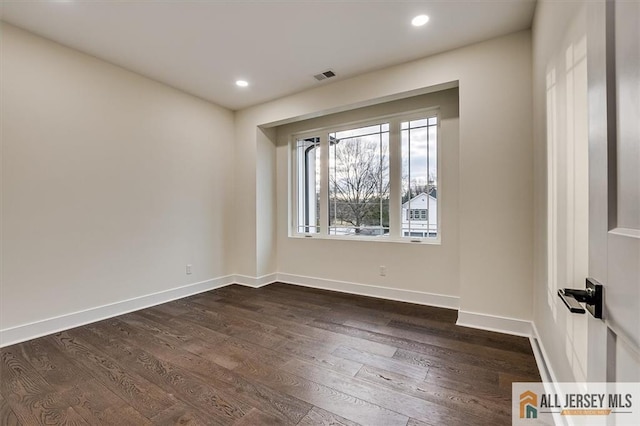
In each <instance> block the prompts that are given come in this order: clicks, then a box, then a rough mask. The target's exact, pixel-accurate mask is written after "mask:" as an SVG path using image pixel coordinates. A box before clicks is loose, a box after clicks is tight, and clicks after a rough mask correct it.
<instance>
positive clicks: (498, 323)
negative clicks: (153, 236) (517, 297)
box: [456, 310, 532, 337]
mask: <svg viewBox="0 0 640 426" xmlns="http://www.w3.org/2000/svg"><path fill="white" fill-rule="evenodd" d="M456 325H460V326H463V327H470V328H478V329H480V330H487V331H496V332H498V333H506V334H513V335H515V336H524V337H530V336H531V334H532V328H531V321H526V320H521V319H517V318H507V317H500V316H496V315H488V314H480V313H477V312H467V311H462V310H460V311H458V321H456Z"/></svg>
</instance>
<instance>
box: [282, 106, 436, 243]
mask: <svg viewBox="0 0 640 426" xmlns="http://www.w3.org/2000/svg"><path fill="white" fill-rule="evenodd" d="M293 141H294V149H293V153H294V154H293V157H294V158H293V166H294V167H293V170H294V176H295V179H294V185H293V191H292V194H293V197H292V198H293V199H292V205H293V206H294V224H293V229H294V234H297V235H301V234H304V235H307V236H314V235H316V236H332V237H345V238H352V237H366V238H378V239H389V238H394V239H403V238H409V239H412V240H414V239H438V238H439V233H440V231H439V221H438V116H437V111H434V110H431V111H428V112H423V113H419V114H412V115H410V116H404V117H403V116H400V117H390V118H387V119H384V118H381V119H379V120H375V121H373V122H369V123H366V124H363V125H360V126H346V127H345V126H343V127H336V128H334V129H331V128H328V129H323V130H322V131H317V132H313V133H311V134H304V135H298V136H296V137H294V138H293ZM393 153H396V155H393ZM394 173H395V174H394ZM393 206H396V207H393ZM392 208H394V210H395V209H396V208H397V210H395V211H396V212H397V213H396V214H392V212H391V209H392Z"/></svg>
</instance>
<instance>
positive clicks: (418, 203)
mask: <svg viewBox="0 0 640 426" xmlns="http://www.w3.org/2000/svg"><path fill="white" fill-rule="evenodd" d="M436 191H437V190H436V189H435V188H434V189H432V190H431V191H429V195H427V193H426V192H421V193H419V194H418V195H416V196H415V197H413V198H412V199H410V200H409V201H406V202H404V203H403V204H402V208H403V209H404V208H408V207H409V203H411V207H413V208H414V209H421V208H422V209H426V208H427V205H426V198H427V197H429V198H432V199H433V201H435V202H437V201H438V199H437V198H436V197H437V192H436ZM423 203H424V205H422V204H423Z"/></svg>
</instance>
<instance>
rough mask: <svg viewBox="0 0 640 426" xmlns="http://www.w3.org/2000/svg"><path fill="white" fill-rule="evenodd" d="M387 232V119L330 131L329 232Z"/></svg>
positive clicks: (359, 233)
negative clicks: (349, 128) (375, 123)
mask: <svg viewBox="0 0 640 426" xmlns="http://www.w3.org/2000/svg"><path fill="white" fill-rule="evenodd" d="M388 232H389V123H383V124H377V125H374V126H367V127H360V128H357V129H352V130H344V131H341V132H333V133H329V234H331V235H385V234H387V233H388Z"/></svg>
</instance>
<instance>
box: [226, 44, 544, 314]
mask: <svg viewBox="0 0 640 426" xmlns="http://www.w3.org/2000/svg"><path fill="white" fill-rule="evenodd" d="M451 81H458V82H459V94H460V124H459V131H460V134H459V141H460V146H459V152H458V162H459V164H460V172H459V174H458V176H457V178H458V194H459V209H458V212H459V213H458V215H457V216H456V217H446V216H444V215H443V218H442V220H443V226H445V223H446V221H457V223H458V228H459V235H458V242H457V244H458V247H459V250H458V253H459V254H458V255H455V256H452V257H447V258H446V261H447V262H450V264H453V263H455V262H459V263H458V265H459V268H458V271H459V279H458V282H456V281H455V280H453V281H452V282H446V281H445V280H440V279H438V280H434V281H417V280H416V279H414V278H415V277H412V278H411V279H408V280H407V279H404V278H406V277H407V276H406V275H402V274H401V273H400V271H402V270H404V269H406V268H407V263H409V262H407V260H406V258H405V256H404V255H405V254H406V253H408V252H409V251H411V255H410V259H421V260H423V263H424V264H431V263H435V259H436V258H437V256H438V255H439V254H440V253H441V252H442V251H444V250H446V249H447V248H446V247H445V246H442V247H438V246H428V245H422V246H411V247H403V248H398V245H397V243H377V244H375V245H368V244H367V243H359V242H349V241H319V240H316V241H308V240H303V241H299V242H291V244H297V245H298V246H302V247H304V250H303V249H302V248H300V250H296V251H295V252H294V251H286V252H285V251H283V248H284V246H285V245H286V244H284V245H277V244H275V240H274V239H273V235H272V234H270V233H268V232H266V231H265V232H263V231H261V230H260V228H262V227H266V226H269V224H271V223H272V222H271V221H265V220H263V219H262V214H263V213H262V212H263V211H264V210H265V209H266V210H271V211H273V210H278V211H279V213H278V217H281V215H280V211H281V210H282V203H283V202H282V199H281V198H278V200H279V201H276V199H271V200H269V199H268V197H267V199H265V197H262V195H259V194H258V192H257V188H260V191H261V192H262V191H264V190H265V189H266V188H265V184H264V183H265V182H267V181H270V179H273V173H274V170H276V168H277V169H278V172H279V173H280V172H281V167H277V164H281V163H278V162H275V161H274V159H273V158H274V157H273V154H272V152H271V150H272V149H273V148H269V149H266V148H265V144H268V140H271V144H272V145H274V146H275V141H274V140H273V138H268V137H263V135H261V134H258V133H257V128H258V126H265V127H270V126H273V125H277V124H282V123H284V122H292V121H297V120H299V119H306V118H312V117H317V116H321V115H324V114H327V113H333V112H339V111H345V110H349V109H353V108H355V107H361V106H366V105H373V104H378V103H382V102H385V101H389V100H393V99H399V98H403V97H408V96H410V95H414V94H417V93H425V92H427V91H429V88H432V87H436V86H439V85H443V84H446V83H449V82H451ZM531 116H532V101H531V37H530V32H529V31H523V32H519V33H516V34H512V35H509V36H506V37H501V38H497V39H494V40H490V41H487V42H483V43H479V44H476V45H472V46H468V47H465V48H462V49H457V50H454V51H450V52H447V53H443V54H439V55H436V56H433V57H429V58H425V59H421V60H418V61H414V62H410V63H407V64H402V65H398V66H395V67H390V68H387V69H383V70H380V71H376V72H372V73H369V74H365V75H362V76H359V77H355V78H351V79H347V80H343V81H338V82H335V83H333V84H329V85H321V86H319V87H318V88H315V89H312V90H308V91H305V92H302V93H298V94H295V95H291V96H287V97H284V98H282V99H278V100H275V101H273V102H268V103H266V104H262V105H259V106H256V107H252V108H248V109H246V110H242V111H239V112H238V113H237V114H236V144H237V147H236V155H237V161H236V163H235V164H236V174H235V176H236V188H237V192H236V195H237V197H236V201H235V207H236V211H237V212H238V215H237V218H238V219H239V221H238V222H237V223H236V232H237V233H236V238H234V244H235V247H234V253H235V255H236V257H237V260H238V263H237V264H236V266H237V272H238V273H240V274H243V275H248V276H253V277H260V276H263V275H266V274H271V273H274V272H276V270H275V269H273V267H272V266H269V265H272V264H273V262H272V261H266V262H265V261H263V260H262V259H263V258H265V257H266V258H270V257H271V256H273V252H274V251H275V250H278V259H279V263H280V265H282V266H283V267H284V266H286V267H287V268H289V267H291V268H293V267H294V265H295V262H294V261H293V260H292V259H290V257H292V256H296V257H299V258H300V257H301V258H302V260H301V262H304V264H306V265H311V264H313V265H317V266H316V267H315V268H314V269H311V266H309V268H305V269H299V270H296V271H295V272H299V273H301V274H302V273H304V274H306V275H310V274H313V275H314V278H321V279H331V280H339V281H348V280H354V281H357V282H359V283H361V284H378V285H384V286H387V287H391V288H396V289H401V290H402V289H404V290H416V289H417V290H419V291H421V292H426V293H441V294H442V293H444V294H447V295H452V296H459V297H460V307H461V308H462V310H464V311H468V312H478V313H483V314H490V315H496V316H503V317H509V318H519V319H525V320H529V319H530V318H531V295H532V287H531V283H532V275H533V271H532V238H533V214H532V207H533V206H532V195H533V194H532V177H533V175H532V137H531V133H532V127H531ZM265 149H266V152H268V153H269V154H268V155H266V156H265V155H263V154H262V153H263V152H265ZM443 185H444V184H443ZM443 191H444V189H443ZM446 196H447V195H446V192H443V197H446ZM258 198H259V199H260V203H259V209H258V208H257V200H258ZM256 211H259V212H260V214H259V215H256ZM488 226H490V232H489V231H488ZM280 228H281V225H280V223H279V228H278V236H279V238H280V237H281V236H282V235H283V232H285V231H284V230H282V229H280ZM444 238H447V236H446V235H444ZM356 244H359V245H358V246H356ZM361 246H362V248H361ZM355 247H357V249H358V250H360V249H362V250H366V251H363V255H355V254H349V255H347V256H349V257H348V259H349V260H351V262H340V260H339V257H340V256H345V255H346V254H347V253H353V252H354V248H355ZM456 257H458V258H459V260H456V259H455V258H456ZM311 259H313V261H311ZM383 260H384V262H385V263H386V266H387V268H388V271H389V274H390V275H388V276H387V279H386V280H384V281H381V280H380V278H379V277H378V276H377V271H378V266H379V265H380V264H382V261H383ZM396 273H397V275H392V274H396Z"/></svg>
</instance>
